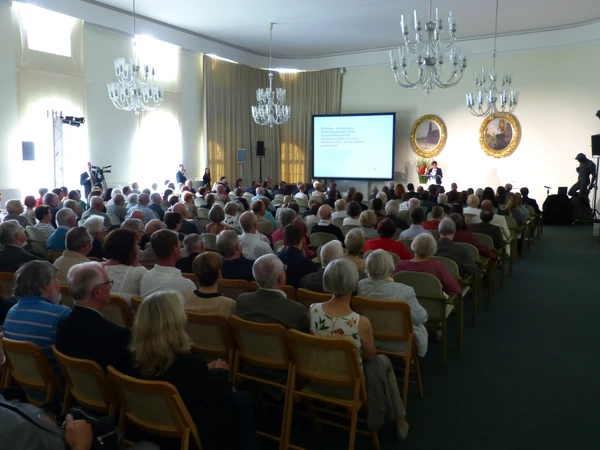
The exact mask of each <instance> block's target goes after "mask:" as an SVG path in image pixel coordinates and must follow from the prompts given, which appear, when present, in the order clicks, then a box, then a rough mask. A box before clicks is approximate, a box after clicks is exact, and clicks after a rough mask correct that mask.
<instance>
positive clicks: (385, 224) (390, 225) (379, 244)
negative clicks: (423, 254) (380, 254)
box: [365, 218, 412, 259]
mask: <svg viewBox="0 0 600 450" xmlns="http://www.w3.org/2000/svg"><path fill="white" fill-rule="evenodd" d="M395 233H396V225H395V224H394V222H393V221H392V219H389V218H386V219H383V220H382V221H381V222H379V224H377V234H378V235H379V237H378V238H377V239H369V240H367V241H366V242H365V253H366V252H368V251H370V250H377V249H382V250H386V251H388V252H392V253H395V254H396V255H398V256H399V257H400V259H411V258H412V254H411V253H410V252H409V251H408V250H407V249H406V248H405V247H404V245H403V244H402V242H398V241H394V240H393V239H392V238H393V237H394V234H395Z"/></svg>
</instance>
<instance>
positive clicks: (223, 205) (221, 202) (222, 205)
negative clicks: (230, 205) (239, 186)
mask: <svg viewBox="0 0 600 450" xmlns="http://www.w3.org/2000/svg"><path fill="white" fill-rule="evenodd" d="M215 205H219V206H220V207H221V208H225V203H223V201H221V200H215Z"/></svg>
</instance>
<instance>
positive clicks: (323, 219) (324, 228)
mask: <svg viewBox="0 0 600 450" xmlns="http://www.w3.org/2000/svg"><path fill="white" fill-rule="evenodd" d="M318 214H319V222H317V223H316V224H315V225H313V227H312V229H311V233H329V234H333V235H334V236H335V237H336V238H337V239H338V241H340V242H344V234H343V233H342V230H340V229H339V228H338V227H336V226H335V225H334V224H332V223H331V206H329V205H323V206H321V207H320V208H319V213H318Z"/></svg>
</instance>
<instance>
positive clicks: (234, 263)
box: [221, 256, 254, 281]
mask: <svg viewBox="0 0 600 450" xmlns="http://www.w3.org/2000/svg"><path fill="white" fill-rule="evenodd" d="M253 264H254V261H252V260H250V259H247V258H244V257H243V256H240V257H239V258H237V259H232V260H230V261H226V260H223V268H222V269H221V272H222V276H223V278H225V279H226V280H246V281H254V275H252V265H253Z"/></svg>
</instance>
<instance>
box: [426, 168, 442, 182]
mask: <svg viewBox="0 0 600 450" xmlns="http://www.w3.org/2000/svg"><path fill="white" fill-rule="evenodd" d="M432 171H433V169H429V172H427V174H428V175H431V172H432ZM442 178H444V174H443V172H442V169H440V168H439V167H438V168H437V172H436V173H435V184H442Z"/></svg>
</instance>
